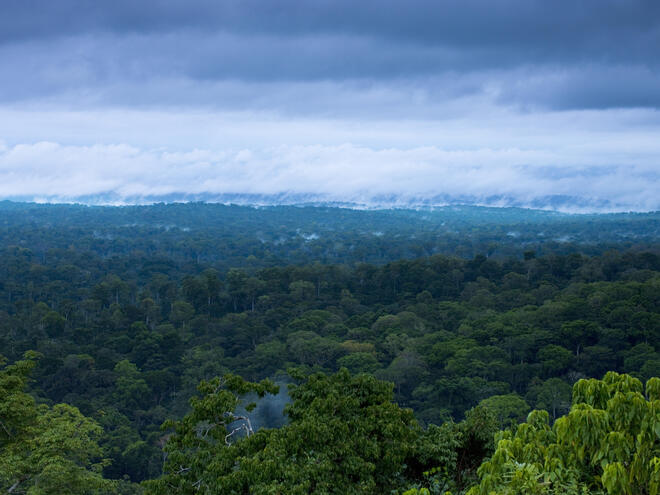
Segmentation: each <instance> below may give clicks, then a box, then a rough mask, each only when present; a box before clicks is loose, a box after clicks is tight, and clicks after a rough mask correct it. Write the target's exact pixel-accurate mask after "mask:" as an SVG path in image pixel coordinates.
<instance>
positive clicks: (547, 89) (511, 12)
mask: <svg viewBox="0 0 660 495" xmlns="http://www.w3.org/2000/svg"><path fill="white" fill-rule="evenodd" d="M0 74H1V75H2V78H1V79H0V198H10V199H31V200H39V201H41V200H46V201H72V200H76V199H80V198H83V199H84V200H85V201H92V202H93V201H112V202H133V201H144V200H145V198H147V200H148V199H149V198H159V197H168V198H177V197H181V198H184V197H191V195H192V196H194V197H209V198H213V197H219V196H220V195H222V194H239V193H240V194H250V195H265V196H266V197H268V196H269V195H278V197H281V196H282V195H288V197H298V196H296V195H299V196H300V197H303V196H305V195H310V196H315V195H318V197H319V198H322V199H329V200H340V201H357V202H365V203H369V202H373V201H379V202H380V203H379V204H382V203H383V202H385V203H386V202H388V201H392V202H394V203H397V202H398V203H405V202H406V201H412V202H423V201H427V202H428V201H430V202H436V203H440V202H443V201H466V202H473V203H477V204H496V205H508V204H515V205H523V206H547V207H554V208H559V209H564V210H574V211H591V210H599V211H620V210H637V211H648V210H660V1H658V0H648V1H642V0H637V1H636V0H553V1H548V0H456V1H447V0H435V1H431V0H398V1H393V0H380V1H371V0H360V1H355V0H351V1H348V0H277V1H271V0H259V1H256V0H186V1H175V0H141V1H135V0H113V1H109V0H107V1H106V0H89V1H84V0H57V1H52V0H3V1H2V12H1V15H0ZM384 198H385V199H384ZM398 203H397V204H398Z"/></svg>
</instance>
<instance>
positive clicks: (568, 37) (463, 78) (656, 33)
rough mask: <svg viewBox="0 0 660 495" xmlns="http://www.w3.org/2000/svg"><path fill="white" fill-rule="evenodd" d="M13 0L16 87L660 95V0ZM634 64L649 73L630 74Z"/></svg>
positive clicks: (581, 104) (48, 90) (7, 29)
mask: <svg viewBox="0 0 660 495" xmlns="http://www.w3.org/2000/svg"><path fill="white" fill-rule="evenodd" d="M3 10H4V15H2V16H0V68H1V69H2V73H3V74H6V75H7V76H6V82H5V83H4V84H3V86H2V87H1V88H0V98H1V99H2V100H4V101H8V100H12V99H17V100H21V99H29V98H38V97H52V96H57V95H59V94H61V93H63V92H66V91H68V92H69V93H71V92H72V91H74V92H82V96H83V100H84V97H85V96H89V97H90V98H92V99H96V100H97V101H110V102H115V103H128V104H130V103H131V101H132V100H137V101H142V102H145V101H149V100H150V98H151V97H152V96H153V95H161V97H162V98H164V101H165V102H170V101H175V102H176V101H178V102H179V103H180V104H191V103H194V101H193V100H195V99H196V95H195V94H192V95H191V94H187V93H177V91H178V90H179V88H180V87H181V81H185V80H188V81H200V82H203V83H208V84H210V85H211V86H212V84H213V83H214V82H226V81H228V80H237V81H247V82H253V83H269V82H275V83H277V82H283V81H284V82H293V83H296V82H306V81H312V82H313V81H323V82H328V81H329V82H334V83H343V82H348V83H350V84H354V83H355V81H356V80H362V81H366V82H367V83H373V84H384V83H386V84H389V85H390V86H391V87H392V88H393V90H394V91H398V90H399V89H400V88H401V87H406V86H410V85H411V84H412V85H414V86H416V87H417V88H420V91H421V92H422V93H424V94H425V104H427V105H429V104H430V105H433V104H434V103H438V102H444V101H447V99H448V98H453V97H454V95H465V94H470V93H472V94H475V95H476V94H482V95H483V94H488V95H490V96H492V97H494V98H495V100H496V101H498V102H500V103H503V104H507V105H532V106H534V105H537V106H541V107H544V108H557V109H566V108H609V107H626V106H647V107H660V95H659V94H658V91H657V90H655V89H654V87H660V76H659V71H660V50H659V49H658V47H659V46H660V2H658V1H655V0H649V1H642V0H637V1H635V0H626V1H624V0H588V1H586V0H585V1H553V2H549V1H539V0H537V1H530V0H501V1H497V2H494V1H492V0H461V1H458V0H456V1H431V0H406V1H393V0H381V1H371V0H363V1H360V2H355V1H345V0H332V1H320V0H283V1H277V2H269V1H263V0H262V1H256V0H225V1H217V0H215V1H211V0H208V1H207V0H197V1H192V2H191V1H185V2H183V1H172V0H149V1H139V2H136V1H127V0H116V1H112V2H109V1H98V0H94V1H91V0H90V1H81V0H77V1H76V0H58V1H56V2H54V1H34V0H32V1H30V0H20V1H19V0H10V1H5V2H4V4H3ZM563 72H566V73H567V74H568V75H566V76H562V77H558V74H559V75H560V76H561V74H562V73H563ZM626 73H629V74H630V73H638V74H641V77H642V78H641V79H640V80H639V81H638V82H637V83H634V84H622V83H625V82H626V81H625V77H623V75H625V74H626ZM603 75H605V76H606V77H605V79H603V78H602V76H603ZM30 76H32V77H30ZM609 76H612V77H609ZM438 80H441V82H442V83H443V84H444V85H445V88H444V89H443V90H442V91H437V90H435V89H434V84H435V83H436V82H438ZM388 81H389V82H388ZM168 85H169V88H170V89H169V91H168V90H167V86H168ZM200 90H201V91H200V92H199V93H197V95H198V96H199V98H200V99H204V98H207V100H208V99H211V98H213V95H214V91H213V88H209V87H208V86H207V87H201V88H200ZM260 90H261V91H264V88H263V87H262V88H260ZM217 92H219V93H222V92H223V90H222V89H220V90H219V91H216V93H217ZM277 92H278V88H277V87H274V88H270V89H269V88H266V89H265V93H262V96H263V95H266V96H267V97H269V98H272V100H274V101H278V100H279V99H281V95H279V94H278V93H277ZM271 93H272V94H271ZM448 95H449V96H448ZM80 96H81V95H77V96H76V98H80ZM336 97H337V99H342V98H343V97H344V96H343V95H342V94H341V92H339V93H338V94H337V95H336ZM122 98H123V99H124V100H122ZM259 99H260V95H259V94H257V93H255V94H251V95H246V97H245V100H246V101H248V102H254V101H257V100H259ZM222 100H223V98H222V97H220V98H219V99H218V98H213V101H214V102H215V104H220V105H221V106H224V105H225V104H224V103H222ZM234 101H235V100H234ZM218 102H219V103H218ZM227 104H229V102H228V103H227ZM299 106H300V107H301V109H302V107H305V106H306V105H304V104H300V105H299ZM312 106H314V105H312ZM321 106H323V105H321ZM289 110H293V111H297V110H298V109H297V108H296V105H295V104H292V106H291V107H290V108H289Z"/></svg>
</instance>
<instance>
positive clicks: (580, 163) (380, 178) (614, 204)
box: [0, 142, 660, 211]
mask: <svg viewBox="0 0 660 495" xmlns="http://www.w3.org/2000/svg"><path fill="white" fill-rule="evenodd" d="M567 159H568V157H566V156H562V155H560V154H556V153H552V152H544V151H535V150H521V149H516V148H510V149H474V150H454V151H448V150H442V149H439V148H436V147H419V148H412V149H397V148H388V149H372V148H368V147H363V146H355V145H350V144H344V145H339V146H319V145H310V146H278V147H272V148H265V149H261V150H250V149H243V150H239V151H236V152H222V151H220V152H217V151H216V152H214V151H210V150H194V151H189V152H170V151H165V150H143V149H138V148H135V147H132V146H127V145H95V146H66V145H61V144H57V143H50V142H40V143H35V144H30V145H26V144H19V145H15V146H12V147H4V148H3V149H2V150H0V196H2V197H5V198H14V199H33V200H37V201H76V200H80V199H81V198H83V199H84V200H85V201H87V202H97V203H107V202H112V203H122V202H141V201H149V200H152V201H153V200H158V198H163V197H167V198H170V199H175V200H176V199H180V200H183V199H186V198H190V197H193V198H200V199H211V200H213V199H214V198H222V197H232V195H247V196H250V197H263V198H265V201H266V202H267V201H268V198H269V197H279V198H282V197H283V196H285V197H289V198H292V201H295V200H296V199H297V200H300V199H301V198H304V199H305V200H307V201H314V200H317V201H343V202H354V203H359V204H367V205H368V204H377V205H379V206H388V205H389V206H397V205H399V206H400V205H409V204H420V203H425V204H441V203H444V202H462V201H469V202H473V203H480V204H491V205H499V206H506V205H520V206H535V207H543V206H545V207H555V208H556V207H557V206H558V205H556V204H553V198H571V203H572V206H571V205H562V204H560V205H559V206H558V207H559V209H562V208H563V209H569V210H576V209H577V210H586V211H594V210H596V211H599V210H605V211H622V210H623V211H626V210H657V209H660V195H658V190H657V187H656V186H655V185H656V184H658V181H659V179H660V177H659V175H660V173H659V171H658V167H657V166H656V165H655V164H653V163H649V162H646V161H645V160H638V163H636V164H633V165H631V164H630V163H629V164H627V165H614V164H613V165H600V164H598V163H597V162H598V160H593V159H590V158H588V157H579V158H578V157H574V160H573V161H572V162H571V163H570V165H559V166H558V165H557V164H558V163H566V162H567ZM544 203H545V204H544Z"/></svg>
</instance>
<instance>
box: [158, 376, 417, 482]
mask: <svg viewBox="0 0 660 495" xmlns="http://www.w3.org/2000/svg"><path fill="white" fill-rule="evenodd" d="M232 385H238V386H232ZM200 392H201V393H202V396H201V397H200V398H196V399H193V400H192V401H191V405H192V412H191V413H190V414H188V415H186V417H185V418H184V419H183V420H181V421H179V422H172V423H167V424H166V426H169V427H174V433H173V434H172V436H171V437H170V438H169V440H168V443H167V445H166V447H165V451H166V452H167V454H168V458H167V461H166V464H165V472H166V474H165V475H164V476H163V477H162V478H160V479H158V480H155V481H150V482H147V483H146V487H147V493H152V494H158V493H182V494H185V493H208V494H211V493H227V494H231V493H235V494H238V493H245V494H247V493H251V494H266V493H287V494H307V493H342V494H351V493H354V494H360V493H363V494H368V493H382V490H384V489H385V488H386V487H390V486H391V485H392V484H396V483H398V482H399V479H400V477H401V476H402V475H403V469H404V460H405V459H406V457H407V456H408V455H409V454H410V453H411V452H412V448H413V442H414V441H415V439H416V438H417V437H418V436H419V433H420V430H419V427H418V426H417V424H416V422H415V421H414V419H413V416H412V412H411V411H409V410H404V409H400V408H399V407H398V406H396V405H395V404H393V403H392V402H391V400H392V387H391V385H389V384H387V383H384V382H379V381H377V380H375V379H374V378H373V377H370V376H367V375H358V376H355V377H352V376H351V375H350V374H349V373H348V371H347V370H341V371H339V372H338V373H336V374H334V375H330V376H328V375H325V374H313V375H311V376H309V377H307V378H306V379H305V380H304V382H303V383H301V384H300V385H297V386H294V387H293V388H292V389H291V392H290V394H291V398H292V399H293V402H292V403H291V404H290V405H289V406H287V409H286V412H287V415H288V417H289V424H288V425H286V426H283V427H282V428H280V429H277V430H260V431H259V432H257V433H254V434H252V432H251V430H250V428H249V426H248V427H247V430H246V431H247V435H246V436H245V437H243V438H232V432H233V431H236V428H242V427H243V426H244V425H245V424H246V423H241V424H240V426H238V427H236V426H233V425H232V423H233V424H235V422H236V421H237V419H238V418H237V416H235V415H234V413H233V412H231V411H233V409H234V408H235V407H236V406H237V405H238V403H239V398H238V396H237V395H234V394H236V393H246V392H258V393H263V392H271V393H272V392H273V390H272V386H271V385H270V384H268V383H262V384H254V383H247V382H243V381H239V379H237V378H236V377H232V376H228V377H225V379H224V381H223V382H218V381H217V380H216V381H213V382H203V383H202V385H201V386H200ZM241 421H248V420H247V419H241ZM229 425H232V426H229ZM232 428H233V429H232ZM230 430H231V431H230Z"/></svg>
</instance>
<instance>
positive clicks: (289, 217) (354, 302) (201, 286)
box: [0, 202, 660, 494]
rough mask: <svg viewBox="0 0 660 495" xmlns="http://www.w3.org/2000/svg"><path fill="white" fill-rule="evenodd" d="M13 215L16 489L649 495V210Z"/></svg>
mask: <svg viewBox="0 0 660 495" xmlns="http://www.w3.org/2000/svg"><path fill="white" fill-rule="evenodd" d="M0 215H1V217H0V218H1V220H0V253H1V256H0V354H2V355H3V356H4V358H3V360H4V361H3V363H2V366H4V368H3V369H2V370H0V422H1V424H0V449H1V450H0V488H1V489H2V490H4V491H8V490H9V491H10V492H12V493H140V492H142V491H145V492H146V493H208V494H211V493H283V494H284V493H286V494H288V493H301V494H302V493H365V494H366V493H403V492H406V491H407V492H408V493H444V492H445V491H447V490H450V491H451V492H452V493H462V492H465V491H468V490H470V493H471V494H482V493H483V494H488V493H492V492H495V493H511V494H514V493H576V494H577V493H610V494H613V493H630V494H633V493H634V494H637V493H639V494H646V493H658V483H660V460H658V459H659V458H660V403H658V398H659V396H658V390H659V389H658V382H657V379H656V378H654V377H659V376H660V353H659V350H660V349H659V346H660V252H659V250H658V245H659V244H658V238H659V236H660V234H659V225H660V215H659V214H617V215H604V216H598V215H584V216H583V215H577V216H574V215H562V214H557V213H552V212H541V211H536V212H535V211H525V210H517V209H496V208H475V207H451V208H450V207H448V208H442V209H436V210H428V211H406V210H393V211H354V210H348V209H338V208H325V207H324V208H296V207H277V208H261V209H256V208H247V207H236V206H222V205H204V204H187V205H155V206H145V207H122V208H100V207H98V208H90V207H83V206H69V205H34V204H16V203H6V202H5V203H2V204H0ZM608 372H618V373H625V374H626V375H618V374H616V373H609V374H608ZM603 377H604V378H603ZM595 378H598V379H600V378H603V380H602V381H599V380H594V379H595ZM647 382H648V384H647ZM191 398H192V400H191ZM532 410H538V411H537V412H534V413H532V414H531V415H530V417H529V419H528V420H527V422H525V420H526V418H527V416H528V413H530V411H532ZM592 416H593V418H596V419H598V418H600V420H599V421H600V423H598V421H596V422H595V423H594V421H592V419H593V418H592ZM620 417H621V418H625V419H620ZM585 418H586V419H585ZM603 418H604V419H603ZM581 421H582V423H580V422H581ZM163 423H164V426H163V427H161V425H163ZM583 423H584V424H583ZM585 424H586V425H587V426H585ZM580 425H582V426H580ZM594 425H595V426H594ZM580 428H582V430H580ZM593 428H596V429H593ZM500 430H501V432H500V433H497V432H498V431H500ZM592 430H593V431H592ZM496 434H497V435H496ZM576 435H579V436H578V437H576ZM645 435H646V436H645ZM495 436H497V442H496V440H495ZM592 437H593V439H592ZM582 441H583V442H584V446H583V448H582V449H581V450H580V449H578V448H577V447H575V445H576V442H577V443H580V442H582ZM507 442H508V443H507ZM589 442H591V443H589ZM603 442H605V443H603ZM607 442H609V443H607ZM610 444H611V445H610ZM56 446H59V447H56ZM608 446H610V447H611V448H610V447H608ZM615 446H617V447H616V448H615ZM574 447H575V448H576V449H577V450H575V452H574V451H573V450H572V449H574ZM562 449H563V450H562ZM608 449H609V450H608ZM617 449H618V450H617ZM621 449H623V450H621ZM553 453H554V454H553ZM557 459H561V463H560V464H561V465H560V464H558V462H559V461H558V460H557ZM482 463H483V464H482ZM653 463H655V464H653ZM480 466H481V467H480ZM521 466H522V467H521ZM608 466H610V467H608ZM118 480H120V481H118ZM147 480H150V481H147ZM138 483H141V484H138ZM12 487H13V488H12ZM63 487H67V488H66V489H65V488H63ZM535 490H536V491H535ZM580 490H582V491H580ZM585 490H587V491H585ZM589 490H591V491H589Z"/></svg>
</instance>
